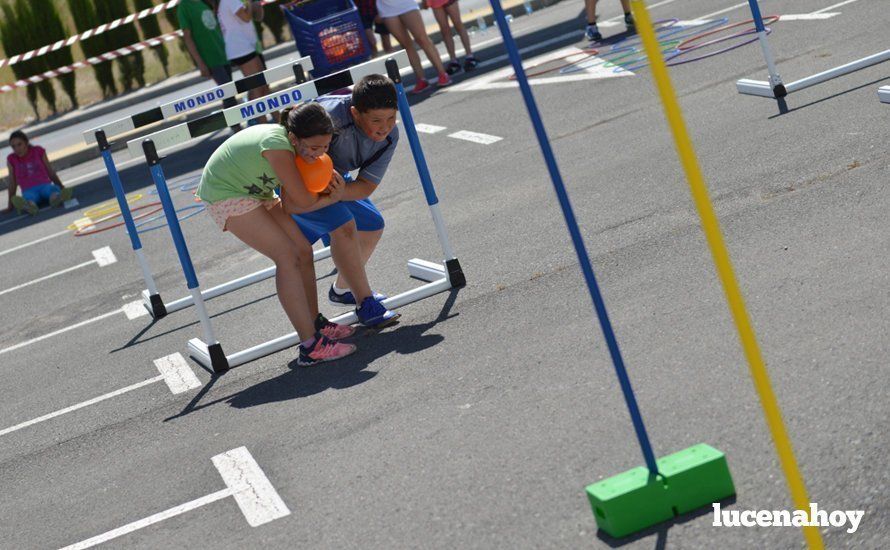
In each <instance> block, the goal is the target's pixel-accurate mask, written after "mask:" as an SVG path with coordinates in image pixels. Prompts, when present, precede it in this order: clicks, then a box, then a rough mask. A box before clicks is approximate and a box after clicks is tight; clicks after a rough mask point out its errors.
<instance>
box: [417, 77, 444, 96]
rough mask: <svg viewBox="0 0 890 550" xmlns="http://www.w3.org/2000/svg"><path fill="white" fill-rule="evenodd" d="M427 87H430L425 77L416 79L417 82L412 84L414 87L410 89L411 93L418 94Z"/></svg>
mask: <svg viewBox="0 0 890 550" xmlns="http://www.w3.org/2000/svg"><path fill="white" fill-rule="evenodd" d="M446 76H447V75H446ZM429 87H430V83H429V82H427V81H426V79H423V80H418V81H417V84H415V85H414V89H413V90H411V93H412V94H420V93H423V92H425V91H426V89H427V88H429Z"/></svg>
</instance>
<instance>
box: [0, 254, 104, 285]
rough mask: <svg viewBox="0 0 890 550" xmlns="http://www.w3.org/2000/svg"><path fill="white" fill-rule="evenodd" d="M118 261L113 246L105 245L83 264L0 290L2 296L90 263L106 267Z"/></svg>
mask: <svg viewBox="0 0 890 550" xmlns="http://www.w3.org/2000/svg"><path fill="white" fill-rule="evenodd" d="M115 262H117V258H116V257H115V256H114V252H112V251H111V247H108V246H106V247H103V248H100V249H98V250H93V259H92V260H90V261H88V262H83V263H81V264H77V265H75V266H72V267H68V268H65V269H63V270H61V271H56V272H55V273H50V274H49V275H44V276H43V277H40V278H38V279H34V280H33V281H28V282H27V283H22V284H20V285H18V286H14V287H12V288H7V289H6V290H0V296H3V295H4V294H8V293H10V292H13V291H15V290H19V289H22V288H25V287H27V286H31V285H33V284H37V283H42V282H43V281H46V280H47V279H52V278H53V277H58V276H59V275H64V274H66V273H70V272H72V271H75V270H78V269H80V268H82V267H86V266H88V265H93V264H97V265H98V266H99V267H105V266H107V265H111V264H113V263H115Z"/></svg>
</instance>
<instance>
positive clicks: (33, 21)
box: [13, 0, 58, 113]
mask: <svg viewBox="0 0 890 550" xmlns="http://www.w3.org/2000/svg"><path fill="white" fill-rule="evenodd" d="M13 9H14V10H15V21H16V22H15V25H16V27H17V28H18V29H17V32H19V33H20V41H18V44H20V46H21V50H20V52H25V51H29V50H33V49H35V48H39V47H41V46H45V45H46V44H45V42H44V40H43V38H42V36H43V35H42V34H41V33H40V32H38V29H39V28H40V25H39V23H38V20H37V17H36V15H35V14H34V12H33V11H32V10H31V7H30V5H29V4H28V0H16V2H15V4H13ZM22 65H24V66H23V67H22V71H23V73H24V74H26V75H27V76H33V75H37V74H41V73H43V72H46V71H48V70H50V69H53V68H55V67H50V66H49V63H47V62H46V56H40V57H34V58H32V59H30V60H28V61H24V62H23V63H22ZM31 86H37V91H38V92H40V97H42V98H43V100H44V101H46V103H47V104H48V105H49V107H50V110H52V112H53V113H56V112H58V109H57V108H56V90H55V88H53V84H52V82H50V81H49V80H43V81H41V82H38V83H37V84H32V85H31ZM31 86H29V87H31Z"/></svg>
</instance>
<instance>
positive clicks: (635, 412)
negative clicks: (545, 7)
mask: <svg viewBox="0 0 890 550" xmlns="http://www.w3.org/2000/svg"><path fill="white" fill-rule="evenodd" d="M490 2H491V7H492V9H493V10H494V16H495V19H496V20H497V22H498V28H499V29H500V31H501V35H502V36H503V37H504V46H505V47H506V48H507V54H508V55H509V57H510V63H512V64H513V70H514V71H515V72H516V80H517V81H518V82H519V88H520V90H521V91H522V98H523V99H524V100H525V106H526V108H527V109H528V115H529V118H531V121H532V125H533V126H534V129H535V134H536V135H537V138H538V144H539V145H540V146H541V152H542V153H543V155H544V161H545V162H546V164H547V170H548V172H550V179H551V181H552V182H553V189H554V191H556V197H557V199H558V200H559V206H560V207H561V208H562V214H563V216H564V217H565V221H566V225H567V226H568V230H569V235H571V237H572V244H573V245H574V246H575V253H576V254H577V255H578V261H579V263H580V264H581V271H582V272H583V273H584V279H585V281H586V282H587V289H588V291H589V292H590V297H591V299H592V300H593V305H594V308H595V309H596V314H597V317H598V318H599V322H600V327H601V328H602V331H603V336H604V337H605V339H606V345H607V346H608V347H609V354H610V355H611V356H612V363H613V365H614V366H615V374H616V375H618V382H619V383H620V385H621V391H622V392H623V393H624V400H625V401H626V402H627V408H628V410H629V411H630V417H631V420H632V421H633V425H634V430H635V431H636V434H637V439H638V440H639V442H640V448H641V449H642V451H643V458H644V459H645V460H646V466H647V467H648V468H649V473H650V474H652V475H657V474H658V466H657V465H656V463H655V454H654V453H653V452H652V445H651V444H650V443H649V436H648V435H647V434H646V426H645V425H644V424H643V417H642V415H641V414H640V409H639V407H638V406H637V400H636V397H635V396H634V392H633V388H632V387H631V385H630V378H628V376H627V369H625V368H624V361H623V360H622V358H621V351H620V350H619V348H618V341H617V340H616V339H615V333H614V332H613V331H612V323H611V322H610V321H609V314H608V312H607V311H606V304H605V303H604V302H603V297H602V295H601V294H600V290H599V285H597V282H596V276H595V275H594V273H593V268H592V267H591V266H590V258H589V257H588V255H587V249H586V247H585V245H584V239H583V237H582V236H581V231H580V230H579V229H578V223H577V221H576V220H575V214H574V212H573V211H572V204H571V202H570V201H569V196H568V194H567V193H566V189H565V185H564V184H563V181H562V176H561V175H560V173H559V167H558V166H557V165H556V157H555V156H554V155H553V150H552V149H551V147H550V140H549V139H548V138H547V132H546V130H545V129H544V123H543V121H542V120H541V115H540V113H539V112H538V106H537V105H536V104H535V98H534V96H533V95H532V90H531V86H529V84H528V79H527V78H526V76H525V70H524V69H523V68H522V59H521V58H520V57H519V51H518V50H517V48H516V42H515V41H514V40H513V35H512V34H511V33H510V27H509V25H508V24H507V18H506V17H505V15H504V10H503V8H502V7H501V2H500V0H490Z"/></svg>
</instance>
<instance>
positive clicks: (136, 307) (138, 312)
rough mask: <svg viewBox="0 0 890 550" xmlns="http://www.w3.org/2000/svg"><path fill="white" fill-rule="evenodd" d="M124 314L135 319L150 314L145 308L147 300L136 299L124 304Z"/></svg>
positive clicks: (130, 318)
mask: <svg viewBox="0 0 890 550" xmlns="http://www.w3.org/2000/svg"><path fill="white" fill-rule="evenodd" d="M123 311H124V315H126V316H127V319H129V320H131V321H132V320H133V319H138V318H140V317H145V316H146V315H148V314H149V313H148V310H147V309H145V302H143V301H142V300H136V301H135V302H128V303H126V304H124V307H123Z"/></svg>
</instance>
